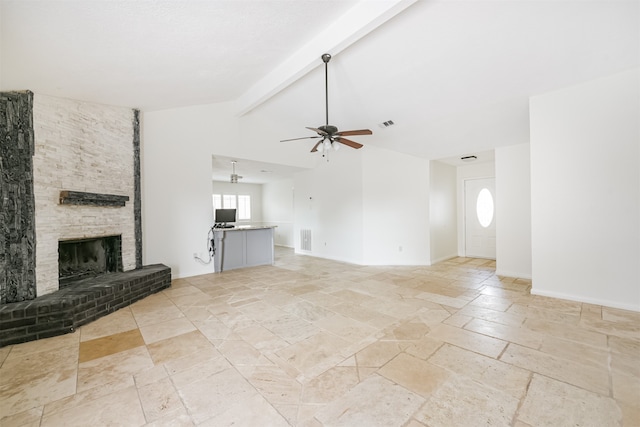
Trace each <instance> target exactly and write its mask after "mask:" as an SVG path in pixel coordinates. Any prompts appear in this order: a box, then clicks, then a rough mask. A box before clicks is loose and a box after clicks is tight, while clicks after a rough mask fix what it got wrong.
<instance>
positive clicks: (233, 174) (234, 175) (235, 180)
mask: <svg viewBox="0 0 640 427" xmlns="http://www.w3.org/2000/svg"><path fill="white" fill-rule="evenodd" d="M236 163H238V162H237V161H235V160H232V161H231V165H232V168H233V171H232V172H231V183H232V184H237V183H238V178H242V177H241V176H240V175H238V174H237V173H236Z"/></svg>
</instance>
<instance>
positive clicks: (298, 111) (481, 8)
mask: <svg viewBox="0 0 640 427" xmlns="http://www.w3.org/2000/svg"><path fill="white" fill-rule="evenodd" d="M381 5H383V6H384V5H390V6H389V7H391V8H393V7H396V9H397V10H394V11H393V12H392V13H386V14H385V12H379V11H375V10H374V9H375V8H376V7H378V8H380V7H381ZM369 10H374V11H373V12H372V13H371V14H370V15H368V14H367V13H368V11H369ZM354 11H357V13H354ZM0 14H1V16H0V19H1V21H0V24H1V27H0V32H1V36H2V37H1V44H0V47H1V49H2V50H1V52H0V60H1V65H0V71H1V74H0V89H3V90H12V89H30V90H32V91H34V92H40V93H45V94H49V95H55V96H62V97H68V98H74V99H79V100H87V101H93V102H100V103H105V104H112V105H123V106H130V107H136V108H141V109H143V110H146V111H149V110H157V109H163V108H171V107H178V106H184V105H196V104H203V103H212V102H221V101H231V103H230V104H234V103H236V104H237V101H238V100H239V99H240V100H243V103H244V105H245V106H249V110H248V111H247V110H246V109H245V112H247V114H245V115H243V116H242V122H241V136H240V138H241V139H242V141H239V142H240V143H242V144H244V145H250V144H256V146H257V144H262V146H263V147H264V146H265V145H264V144H271V145H268V146H269V147H273V148H270V149H271V150H274V151H277V150H278V149H280V148H279V147H280V146H281V145H279V146H276V145H277V144H278V141H279V140H281V139H285V138H295V137H301V136H305V135H306V134H307V131H306V130H305V129H304V127H305V126H319V125H322V124H324V76H323V71H322V67H321V65H322V64H321V61H320V59H319V56H320V53H321V52H323V46H326V49H327V51H329V53H332V54H334V58H333V59H332V60H331V63H330V64H329V65H330V68H329V69H330V72H329V93H330V102H329V103H330V122H331V124H334V125H336V126H338V127H339V128H340V129H342V130H344V129H358V128H370V129H372V130H373V131H374V134H373V135H372V136H365V137H358V138H355V137H354V139H355V140H357V141H359V142H363V143H365V144H367V145H368V144H371V145H375V146H378V147H380V148H386V149H390V150H395V151H399V152H403V153H407V154H411V155H415V156H419V157H423V158H427V159H442V158H447V159H454V160H455V157H456V156H460V155H465V154H473V153H484V152H485V151H488V150H489V151H490V150H492V149H493V148H495V147H500V146H506V145H513V144H519V143H527V142H528V141H529V110H528V105H529V98H530V97H531V96H536V95H539V94H542V93H545V92H548V91H553V90H557V89H561V88H565V87H568V86H572V85H576V84H580V83H583V82H586V81H588V80H593V79H597V78H600V77H605V76H608V75H611V74H613V73H616V72H620V71H624V70H627V69H630V68H634V67H638V66H640V2H638V1H637V0H630V1H624V0H602V1H597V0H594V1H564V0H557V1H554V0H551V1H533V0H532V1H527V0H520V1H515V0H513V1H484V0H479V1H428V0H418V1H415V0H381V1H376V0H366V1H364V2H358V1H332V0H260V1H257V0H256V1H250V0H233V1H221V0H213V1H197V0H171V1H151V0H120V1H119V0H64V1H63V0H28V1H27V0H0ZM358 17H363V19H362V21H363V22H358V19H357V18H358ZM341 38H342V41H341ZM310 46H313V48H311V47H310ZM329 47H331V49H334V48H335V50H330V49H329ZM305 52H307V53H309V55H311V57H310V58H311V59H309V57H304V53H305ZM307 56H308V55H307ZM313 61H315V63H314V62H313ZM314 64H315V65H314ZM256 88H258V89H260V90H261V91H256ZM254 92H255V93H256V94H257V95H256V94H254ZM247 99H248V100H247ZM387 120H393V121H394V122H395V123H396V124H395V125H394V126H392V127H389V128H384V129H383V128H380V127H379V126H378V124H379V123H381V122H383V121H387ZM304 144H307V145H309V146H308V148H307V149H305V150H302V149H300V153H301V154H300V155H309V154H308V150H309V149H310V148H311V146H312V144H311V143H307V142H303V143H301V144H300V146H304ZM365 148H366V145H365ZM212 154H214V155H215V154H216V153H212Z"/></svg>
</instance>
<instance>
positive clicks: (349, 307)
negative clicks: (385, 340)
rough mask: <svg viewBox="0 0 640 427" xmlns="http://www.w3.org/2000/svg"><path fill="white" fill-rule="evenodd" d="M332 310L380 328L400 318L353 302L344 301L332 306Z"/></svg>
mask: <svg viewBox="0 0 640 427" xmlns="http://www.w3.org/2000/svg"><path fill="white" fill-rule="evenodd" d="M331 310H332V311H335V312H336V313H338V314H341V315H342V316H344V317H347V318H350V319H353V320H357V321H359V322H362V323H364V324H367V325H371V326H373V327H378V328H383V327H385V326H388V325H390V324H392V323H394V322H396V321H397V320H398V319H397V318H395V317H393V316H389V315H386V314H381V313H379V312H376V311H374V310H371V309H369V308H366V307H364V306H361V305H359V304H356V303H353V302H343V303H341V304H338V305H335V306H332V307H331Z"/></svg>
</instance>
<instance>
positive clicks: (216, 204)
mask: <svg viewBox="0 0 640 427" xmlns="http://www.w3.org/2000/svg"><path fill="white" fill-rule="evenodd" d="M216 209H222V194H214V195H213V210H214V211H215V210H216Z"/></svg>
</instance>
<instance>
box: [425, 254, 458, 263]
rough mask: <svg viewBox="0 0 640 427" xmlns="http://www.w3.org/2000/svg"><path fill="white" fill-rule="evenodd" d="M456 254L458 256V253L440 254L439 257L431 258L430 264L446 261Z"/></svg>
mask: <svg viewBox="0 0 640 427" xmlns="http://www.w3.org/2000/svg"><path fill="white" fill-rule="evenodd" d="M458 256H459V255H458V254H453V255H445V256H442V257H439V258H436V259H432V260H431V265H433V264H437V263H439V262H442V261H447V260H450V259H451V258H456V257H458Z"/></svg>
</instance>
